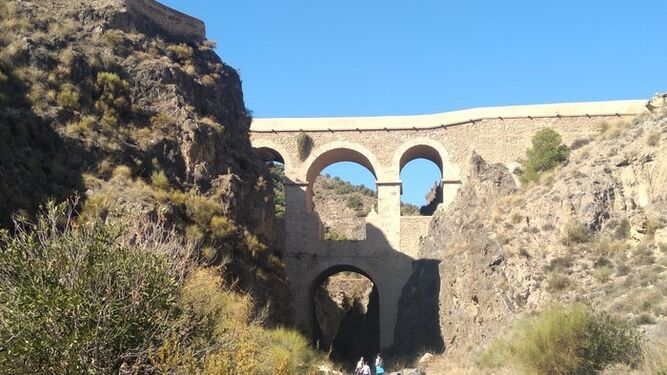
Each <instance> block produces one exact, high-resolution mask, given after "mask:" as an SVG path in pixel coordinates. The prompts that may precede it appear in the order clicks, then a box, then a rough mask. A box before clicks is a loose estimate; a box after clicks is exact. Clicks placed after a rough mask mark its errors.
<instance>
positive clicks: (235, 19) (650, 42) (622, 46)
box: [163, 0, 667, 200]
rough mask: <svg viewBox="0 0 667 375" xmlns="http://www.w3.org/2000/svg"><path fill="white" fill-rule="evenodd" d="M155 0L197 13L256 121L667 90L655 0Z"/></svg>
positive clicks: (659, 2)
mask: <svg viewBox="0 0 667 375" xmlns="http://www.w3.org/2000/svg"><path fill="white" fill-rule="evenodd" d="M163 3H165V4H167V5H169V6H171V7H174V8H176V9H178V10H181V11H183V12H185V13H188V14H190V15H193V16H195V17H198V18H200V19H202V20H204V22H206V26H207V33H208V37H209V39H212V40H215V41H217V42H218V48H217V51H218V54H219V55H220V56H221V57H222V59H223V60H224V61H225V62H227V63H228V64H230V65H232V66H234V67H235V68H237V69H238V70H239V72H240V74H241V78H242V79H243V89H244V93H245V100H246V105H247V106H248V108H250V109H252V110H253V112H254V114H255V116H256V117H309V116H354V115H399V114H400V115H406V114H420V113H433V112H443V111H448V110H453V109H462V108H470V107H478V106H489V105H508V104H531V103H549V102H564V101H567V102H569V101H587V100H612V99H636V98H648V97H649V96H651V95H653V94H654V93H655V92H658V91H664V90H667V74H665V62H666V61H667V47H665V44H664V34H665V31H667V29H666V28H665V25H666V22H665V21H666V18H667V17H666V16H665V15H667V1H665V0H654V1H646V0H633V1H627V0H623V1H622V0H606V1H601V0H577V1H571V0H560V1H537V0H531V1H523V0H511V1H510V0H505V1H502V0H493V1H492V0H487V1H475V0H468V1H465V0H460V1H451V0H450V1H446V0H419V1H405V0H402V1H398V0H314V1H313V0H310V1H308V0H301V1H294V0H281V1H270V0H264V1H258V0H243V1H192V0H190V1H185V0H163ZM343 177H346V176H343ZM354 178H356V177H355V176H352V178H350V179H353V180H354ZM427 180H428V178H424V186H426V185H428V186H430V184H431V183H432V180H431V181H429V182H428V183H426V181H427ZM353 182H355V181H353ZM355 183H358V182H355ZM421 195H423V192H421V193H419V198H420V199H421ZM408 200H414V199H412V198H410V199H408Z"/></svg>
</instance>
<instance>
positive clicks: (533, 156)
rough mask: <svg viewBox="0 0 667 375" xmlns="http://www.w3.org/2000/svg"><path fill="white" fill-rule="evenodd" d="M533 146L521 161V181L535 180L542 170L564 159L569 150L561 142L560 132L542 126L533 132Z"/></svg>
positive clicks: (552, 166) (558, 163)
mask: <svg viewBox="0 0 667 375" xmlns="http://www.w3.org/2000/svg"><path fill="white" fill-rule="evenodd" d="M532 144H533V146H532V147H531V148H529V149H528V150H526V160H525V161H524V162H523V163H522V169H523V173H522V174H521V176H520V179H521V182H523V183H528V182H531V181H536V180H537V179H538V178H539V177H540V174H541V173H542V172H544V171H548V170H551V169H553V168H555V167H556V166H558V165H560V164H561V163H562V162H563V161H565V160H566V159H567V157H568V155H569V153H570V150H569V149H568V148H567V146H565V145H564V144H563V143H562V139H561V136H560V134H558V132H556V131H555V130H553V129H550V128H544V129H541V130H540V131H538V132H537V133H535V135H534V136H533V139H532Z"/></svg>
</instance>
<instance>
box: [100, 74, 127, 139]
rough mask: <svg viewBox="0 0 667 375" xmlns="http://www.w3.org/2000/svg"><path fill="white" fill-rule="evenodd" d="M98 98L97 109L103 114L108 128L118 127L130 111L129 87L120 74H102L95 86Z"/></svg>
mask: <svg viewBox="0 0 667 375" xmlns="http://www.w3.org/2000/svg"><path fill="white" fill-rule="evenodd" d="M95 87H96V89H97V94H98V98H97V101H96V102H95V108H96V109H97V110H98V111H99V112H100V113H101V114H102V123H103V124H104V125H106V126H111V127H115V126H117V125H118V121H119V120H120V116H121V115H123V114H125V113H126V112H128V111H129V110H130V98H129V85H128V83H127V81H125V80H123V79H121V78H120V77H119V76H118V74H116V73H110V72H100V73H98V74H97V81H96V85H95Z"/></svg>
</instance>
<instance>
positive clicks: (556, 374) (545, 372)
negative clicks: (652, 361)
mask: <svg viewBox="0 0 667 375" xmlns="http://www.w3.org/2000/svg"><path fill="white" fill-rule="evenodd" d="M642 358H643V354H642V340H641V333H640V332H639V331H637V330H636V329H635V328H634V327H633V326H632V325H631V324H630V323H628V322H626V321H621V320H617V319H614V318H612V317H611V316H609V315H608V314H606V313H603V312H602V313H600V312H593V311H591V310H589V309H588V308H587V307H586V306H584V305H580V304H577V305H571V306H558V305H554V306H551V307H549V308H547V309H545V310H544V311H543V312H542V313H541V314H539V315H538V316H536V317H532V318H524V319H520V320H518V321H517V322H516V324H515V326H514V327H513V328H512V330H511V332H510V333H509V335H508V336H507V337H504V338H501V339H498V340H497V341H496V342H494V343H493V344H492V345H490V347H489V348H488V349H487V350H486V351H485V352H484V353H483V354H482V355H481V357H480V365H482V366H484V367H498V366H502V365H510V366H512V367H514V368H515V369H516V370H517V371H518V372H519V373H521V374H530V375H533V374H534V375H538V374H540V375H563V374H568V375H589V374H599V373H600V372H601V371H602V370H604V369H605V368H606V367H607V366H609V365H612V364H626V365H628V366H630V367H632V368H636V367H637V366H638V365H639V364H640V363H641V362H642Z"/></svg>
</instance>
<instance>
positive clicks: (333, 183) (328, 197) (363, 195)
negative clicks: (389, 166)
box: [312, 162, 377, 241]
mask: <svg viewBox="0 0 667 375" xmlns="http://www.w3.org/2000/svg"><path fill="white" fill-rule="evenodd" d="M312 192H313V210H314V212H315V213H316V214H317V216H318V218H319V220H320V223H321V229H322V239H324V240H332V241H341V240H364V239H366V216H368V214H369V213H370V212H371V211H372V210H375V211H377V191H376V188H375V177H374V176H373V175H372V174H371V172H370V171H369V170H368V169H366V168H365V167H363V166H361V165H359V164H357V163H353V162H339V163H334V164H331V165H329V166H327V167H326V168H324V170H322V174H320V175H318V176H317V177H316V178H315V181H314V183H313V185H312Z"/></svg>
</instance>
